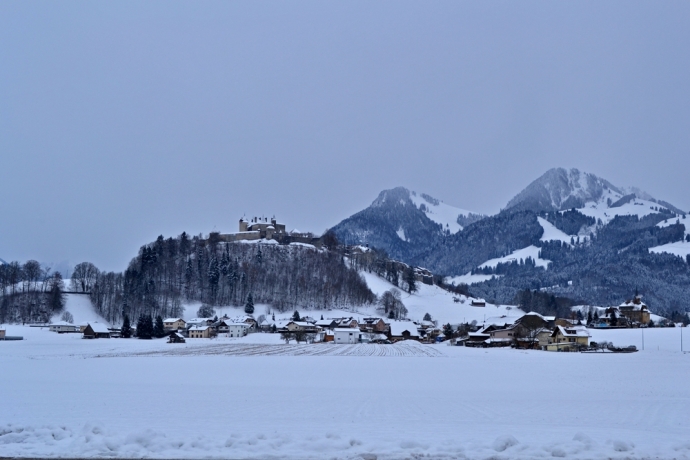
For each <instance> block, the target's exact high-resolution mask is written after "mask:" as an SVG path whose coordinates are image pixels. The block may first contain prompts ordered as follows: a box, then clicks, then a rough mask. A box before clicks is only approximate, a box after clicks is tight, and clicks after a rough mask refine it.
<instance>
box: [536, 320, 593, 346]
mask: <svg viewBox="0 0 690 460" xmlns="http://www.w3.org/2000/svg"><path fill="white" fill-rule="evenodd" d="M589 337H590V335H589V332H587V328H586V327H584V326H573V327H569V328H565V327H563V326H556V329H554V331H553V332H552V333H551V337H550V339H549V340H548V341H547V344H546V351H579V350H580V349H581V348H586V347H588V346H589Z"/></svg>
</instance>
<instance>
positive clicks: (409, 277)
mask: <svg viewBox="0 0 690 460" xmlns="http://www.w3.org/2000/svg"><path fill="white" fill-rule="evenodd" d="M405 282H406V283H407V292H409V293H410V294H412V293H413V292H415V291H416V290H417V280H416V279H415V277H414V269H413V268H412V267H409V268H408V269H407V272H406V273H405Z"/></svg>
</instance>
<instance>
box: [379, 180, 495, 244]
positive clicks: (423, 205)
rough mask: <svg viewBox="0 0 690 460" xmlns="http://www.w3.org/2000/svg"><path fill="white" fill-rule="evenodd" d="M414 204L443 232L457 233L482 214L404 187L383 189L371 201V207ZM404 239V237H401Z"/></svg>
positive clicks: (481, 216) (478, 218)
mask: <svg viewBox="0 0 690 460" xmlns="http://www.w3.org/2000/svg"><path fill="white" fill-rule="evenodd" d="M397 205H400V206H414V207H415V208H417V209H419V210H420V211H422V212H423V213H424V214H425V215H426V217H428V218H429V219H430V220H431V221H433V222H435V223H437V224H439V225H440V226H441V227H442V229H443V231H444V232H448V233H451V234H453V233H457V232H459V231H460V230H462V229H463V227H465V226H467V225H469V224H471V223H472V222H476V221H477V220H480V219H482V218H483V217H484V216H483V215H480V214H475V213H473V212H471V211H468V210H466V209H461V208H456V207H455V206H451V205H448V204H446V203H444V202H443V201H441V200H438V199H436V198H434V197H432V196H431V195H428V194H426V193H417V192H415V191H413V190H408V189H406V188H405V187H396V188H393V189H390V190H384V191H382V192H381V193H379V196H378V197H377V198H376V199H375V200H374V201H373V202H372V203H371V207H372V208H380V207H384V206H397ZM401 239H403V240H405V238H401Z"/></svg>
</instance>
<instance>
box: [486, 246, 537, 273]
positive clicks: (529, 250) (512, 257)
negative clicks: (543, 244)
mask: <svg viewBox="0 0 690 460" xmlns="http://www.w3.org/2000/svg"><path fill="white" fill-rule="evenodd" d="M528 257H531V258H532V259H533V260H534V262H535V265H536V266H537V267H543V268H549V262H550V261H549V260H546V259H541V258H540V257H539V248H538V247H536V246H527V247H526V248H522V249H518V250H517V251H514V252H512V253H511V254H508V255H507V256H505V257H498V258H496V259H491V260H487V261H486V262H484V263H483V264H481V265H480V266H479V268H485V267H491V268H496V266H497V265H498V264H507V263H512V262H515V261H517V262H520V260H522V261H524V260H525V259H527V258H528Z"/></svg>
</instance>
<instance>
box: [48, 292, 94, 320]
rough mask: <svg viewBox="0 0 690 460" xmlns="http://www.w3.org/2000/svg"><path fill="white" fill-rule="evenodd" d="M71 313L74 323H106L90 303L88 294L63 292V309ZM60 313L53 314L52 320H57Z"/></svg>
mask: <svg viewBox="0 0 690 460" xmlns="http://www.w3.org/2000/svg"><path fill="white" fill-rule="evenodd" d="M64 311H68V312H70V313H71V314H72V317H73V318H74V324H81V323H91V322H99V323H104V324H108V322H107V321H106V320H105V319H103V317H102V316H101V315H99V314H98V312H96V310H95V309H94V308H93V305H92V304H91V299H90V298H89V296H88V295H83V294H65V309H64ZM61 315H62V313H58V314H56V315H54V316H53V321H59V320H60V316H61Z"/></svg>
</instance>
